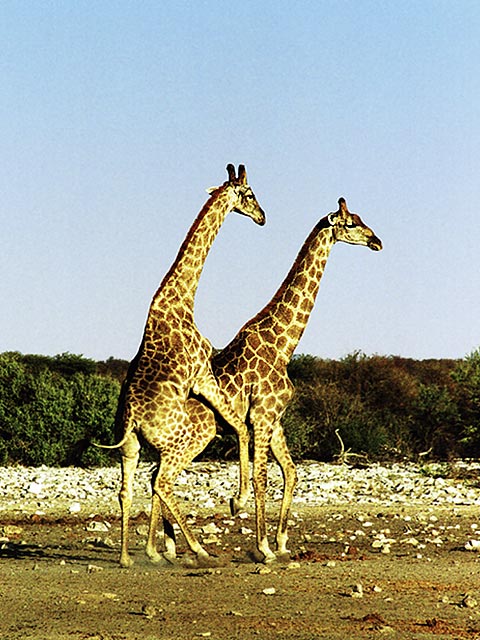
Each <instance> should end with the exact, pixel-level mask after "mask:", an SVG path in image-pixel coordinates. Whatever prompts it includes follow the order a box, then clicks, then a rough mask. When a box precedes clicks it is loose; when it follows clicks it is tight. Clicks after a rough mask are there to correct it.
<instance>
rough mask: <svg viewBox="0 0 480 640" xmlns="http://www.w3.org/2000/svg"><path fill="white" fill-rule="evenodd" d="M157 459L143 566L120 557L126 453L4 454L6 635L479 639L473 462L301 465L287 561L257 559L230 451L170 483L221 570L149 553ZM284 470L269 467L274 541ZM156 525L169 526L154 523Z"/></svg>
mask: <svg viewBox="0 0 480 640" xmlns="http://www.w3.org/2000/svg"><path fill="white" fill-rule="evenodd" d="M151 470H152V468H151V466H150V465H148V464H142V465H141V466H140V468H139V470H138V474H137V481H136V483H135V504H134V510H133V513H132V516H133V517H132V520H131V528H130V537H131V551H132V556H133V558H134V560H135V564H134V565H133V567H132V568H130V569H128V570H124V569H120V568H119V565H118V557H119V540H120V523H119V518H118V516H119V506H118V501H117V493H118V488H119V481H120V470H119V467H118V466H117V467H112V468H107V469H96V470H92V471H88V470H83V469H77V468H67V469H50V468H46V467H45V468H44V467H42V468H22V467H8V468H3V469H2V473H1V474H0V601H1V603H2V606H1V611H2V615H1V616H0V640H4V639H5V640H7V639H8V640H38V639H41V640H194V639H195V638H198V637H208V638H211V639H212V640H231V639H232V638H240V639H241V640H277V639H278V638H282V639H284V640H293V639H295V640H316V639H320V638H324V639H327V640H345V639H346V638H347V639H349V640H353V639H355V640H357V639H361V638H380V637H388V638H392V639H393V640H431V638H432V637H435V638H436V639H438V640H460V639H462V638H467V639H469V640H480V571H479V568H480V553H479V552H480V517H479V509H478V505H479V501H480V488H479V486H478V484H479V483H478V471H479V465H478V463H469V464H463V463H455V464H441V465H439V464H426V465H423V466H415V465H411V464H394V465H391V466H381V465H371V466H370V467H368V468H364V469H352V468H348V467H346V466H339V465H328V464H319V463H314V462H310V463H303V464H301V465H299V466H298V472H299V483H298V488H297V490H296V492H295V499H294V503H293V507H292V514H291V519H290V525H289V535H290V540H289V548H290V549H291V551H292V555H291V560H290V562H287V563H273V564H272V565H269V566H265V565H261V564H260V565H259V564H256V563H255V561H254V560H253V559H252V555H251V551H252V549H253V547H254V544H255V534H254V529H255V518H254V514H253V501H251V502H250V503H249V505H248V509H247V512H248V513H244V514H241V516H239V517H238V518H235V519H234V518H231V517H230V514H229V509H228V501H229V498H230V496H231V495H232V494H233V493H234V492H235V488H236V485H237V474H238V467H237V465H235V464H222V463H211V462H199V463H196V464H193V465H192V466H191V467H190V468H189V469H188V470H186V471H185V472H184V473H182V475H181V476H180V478H179V479H178V482H177V495H178V497H179V499H180V501H181V503H182V508H183V510H184V512H185V513H188V514H189V521H190V523H191V526H193V527H194V530H195V531H196V532H197V533H198V535H199V536H200V538H201V539H202V541H203V543H204V544H205V545H206V548H207V549H208V550H209V552H210V553H212V554H213V555H214V556H216V557H217V558H218V559H219V561H220V563H219V566H218V568H215V569H204V568H201V567H198V568H195V566H194V565H192V563H191V560H192V559H191V554H189V552H188V549H187V548H186V546H185V543H184V541H183V540H182V538H181V537H179V541H178V542H179V556H180V557H179V563H178V566H175V567H171V568H169V567H165V566H164V565H152V564H151V563H150V562H148V561H147V559H146V557H145V553H144V550H145V539H146V533H147V530H148V517H147V515H146V514H148V512H149V507H150V484H149V479H150V475H151ZM280 497H281V478H280V475H279V473H278V469H277V468H276V466H275V465H272V467H271V469H270V483H269V496H268V503H267V508H268V523H269V529H270V535H271V540H272V541H273V531H274V528H275V520H276V517H275V514H274V511H276V510H277V509H278V505H279V499H280ZM159 538H160V536H159Z"/></svg>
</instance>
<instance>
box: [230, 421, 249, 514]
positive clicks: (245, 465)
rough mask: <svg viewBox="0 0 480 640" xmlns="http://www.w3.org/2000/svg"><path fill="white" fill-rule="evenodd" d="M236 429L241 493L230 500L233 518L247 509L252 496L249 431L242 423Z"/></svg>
mask: <svg viewBox="0 0 480 640" xmlns="http://www.w3.org/2000/svg"><path fill="white" fill-rule="evenodd" d="M240 424H241V428H238V427H240V425H238V427H237V428H236V429H235V431H236V434H237V438H238V453H239V472H240V478H239V492H238V495H237V496H234V497H233V498H231V500H230V512H231V514H232V516H235V515H237V513H239V512H240V511H242V510H243V509H244V508H245V505H246V504H247V500H248V496H249V494H250V483H249V460H248V440H249V436H248V429H247V426H246V424H245V423H243V422H242V423H240Z"/></svg>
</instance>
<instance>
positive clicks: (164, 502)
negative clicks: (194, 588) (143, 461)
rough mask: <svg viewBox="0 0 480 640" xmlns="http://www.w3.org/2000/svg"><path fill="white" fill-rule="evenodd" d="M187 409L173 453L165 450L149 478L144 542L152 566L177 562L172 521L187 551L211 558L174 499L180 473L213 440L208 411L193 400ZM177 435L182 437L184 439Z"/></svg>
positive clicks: (212, 427) (199, 556)
mask: <svg viewBox="0 0 480 640" xmlns="http://www.w3.org/2000/svg"><path fill="white" fill-rule="evenodd" d="M186 408H187V412H188V416H186V415H185V416H184V420H183V421H181V420H180V419H179V420H178V421H177V422H178V423H180V422H183V428H181V429H179V430H178V434H179V437H178V439H177V440H176V448H175V451H173V450H172V451H170V450H167V451H163V452H162V456H161V461H160V466H159V468H158V469H157V472H156V474H155V475H154V477H153V478H152V488H153V494H152V513H151V517H150V528H149V535H148V541H147V555H148V556H149V557H150V558H151V559H152V560H153V561H155V562H158V561H159V560H161V559H166V560H167V561H168V562H171V563H174V562H175V560H176V541H175V532H174V528H173V521H176V522H177V523H178V525H179V526H180V529H181V531H182V533H183V534H184V536H185V539H186V540H187V543H188V545H189V547H190V548H191V550H192V551H193V552H194V553H195V554H196V555H197V557H198V558H199V559H202V558H203V559H207V558H210V556H209V554H208V553H207V552H206V551H205V550H203V548H202V547H201V545H200V544H199V543H198V542H197V540H196V538H195V536H194V535H193V533H192V532H191V531H190V529H189V527H188V525H187V523H186V521H185V519H184V517H183V515H182V513H181V511H180V509H179V508H178V505H177V502H176V500H175V498H174V495H173V485H174V483H175V480H176V478H177V477H178V475H179V474H180V472H181V471H182V470H183V469H185V468H186V467H187V466H188V465H189V464H190V462H191V461H192V460H193V459H194V458H195V457H196V456H197V455H198V454H199V453H201V452H202V451H203V450H204V449H205V447H206V446H207V444H208V443H209V442H210V441H211V440H212V439H213V438H214V436H215V433H216V424H215V417H214V415H213V413H212V411H211V410H210V409H208V408H207V407H205V406H204V405H202V404H201V403H200V402H198V401H197V400H194V399H189V400H188V401H187V405H186ZM180 432H181V433H183V434H184V435H183V437H182V436H181V435H180ZM178 451H181V452H182V455H181V456H180V457H176V454H177V453H178ZM160 512H161V513H162V517H163V532H164V545H165V552H164V554H163V555H162V554H159V553H158V552H157V550H156V544H155V538H156V531H157V527H158V520H159V517H160Z"/></svg>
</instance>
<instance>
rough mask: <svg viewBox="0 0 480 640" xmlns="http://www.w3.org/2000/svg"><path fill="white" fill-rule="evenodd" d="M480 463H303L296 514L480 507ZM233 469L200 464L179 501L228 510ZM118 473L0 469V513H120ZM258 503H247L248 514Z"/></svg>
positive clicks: (274, 479)
mask: <svg viewBox="0 0 480 640" xmlns="http://www.w3.org/2000/svg"><path fill="white" fill-rule="evenodd" d="M479 468H480V463H477V462H470V463H464V462H461V461H458V462H455V463H448V464H447V463H444V464H434V463H432V464H426V465H422V466H420V465H414V464H409V463H402V464H392V465H389V466H382V465H379V464H373V465H371V466H369V467H367V468H360V469H352V468H350V467H347V466H345V465H343V466H342V465H332V464H325V463H318V462H305V463H302V464H299V465H298V467H297V470H298V476H299V481H298V485H297V488H296V491H295V495H294V500H293V505H292V506H293V508H295V507H300V506H323V505H348V504H352V503H355V504H358V505H390V506H391V505H399V506H400V505H402V504H408V505H410V506H412V505H421V506H423V507H425V506H428V505H431V506H436V507H438V506H446V507H451V506H477V505H480V482H478V481H477V479H476V478H477V474H478V471H479ZM152 469H153V466H152V465H151V464H147V463H142V464H140V465H139V468H138V470H137V476H136V480H135V485H134V493H135V502H134V506H133V511H132V512H133V513H134V512H135V510H137V511H139V512H140V511H148V509H149V503H150V495H151V491H150V477H151V473H152ZM237 478H238V465H237V464H235V463H221V462H197V463H193V464H192V465H191V466H190V467H189V468H188V469H187V470H185V471H183V472H182V474H181V475H180V476H179V478H178V480H177V483H176V494H177V496H178V497H179V499H180V500H181V501H182V502H187V508H188V504H190V505H191V506H192V508H195V507H196V506H202V507H204V508H207V509H209V508H215V507H219V506H222V505H226V504H228V501H229V499H230V497H231V496H232V495H234V493H235V490H236V487H237ZM119 485H120V467H119V466H118V465H117V466H114V467H109V468H101V469H93V470H85V469H80V468H75V467H68V468H60V469H56V468H49V467H39V468H31V467H20V466H15V467H3V468H2V470H1V473H0V515H1V514H2V513H4V514H5V513H8V514H15V513H18V514H20V513H21V514H28V513H37V514H39V515H48V514H49V513H51V512H54V513H55V514H61V515H66V514H68V513H70V514H74V513H79V514H82V515H86V514H88V513H89V511H90V510H92V509H94V510H96V511H97V512H98V510H100V511H101V513H103V514H105V515H113V514H117V513H118V510H119V507H118V501H117V494H118V489H119ZM281 497H282V479H281V475H280V472H279V469H278V467H277V465H275V464H271V465H270V467H269V486H268V500H269V501H270V502H277V501H278V500H280V499H281ZM252 506H253V502H251V504H249V510H251V508H252Z"/></svg>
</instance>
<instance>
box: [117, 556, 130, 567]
mask: <svg viewBox="0 0 480 640" xmlns="http://www.w3.org/2000/svg"><path fill="white" fill-rule="evenodd" d="M132 565H133V560H132V559H131V558H130V556H127V557H122V558H120V566H121V567H122V569H129V568H130V567H131V566H132Z"/></svg>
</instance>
